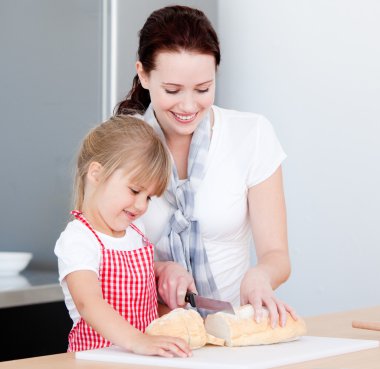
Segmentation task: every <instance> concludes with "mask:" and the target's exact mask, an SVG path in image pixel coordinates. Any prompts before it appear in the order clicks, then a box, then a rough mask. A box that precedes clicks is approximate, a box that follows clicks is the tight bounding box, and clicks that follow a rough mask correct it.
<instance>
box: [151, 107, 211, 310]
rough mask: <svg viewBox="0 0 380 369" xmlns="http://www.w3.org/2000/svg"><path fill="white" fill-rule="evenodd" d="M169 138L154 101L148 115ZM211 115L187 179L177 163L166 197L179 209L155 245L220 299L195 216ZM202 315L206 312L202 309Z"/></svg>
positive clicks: (200, 131) (195, 144)
mask: <svg viewBox="0 0 380 369" xmlns="http://www.w3.org/2000/svg"><path fill="white" fill-rule="evenodd" d="M144 120H145V121H146V122H148V123H149V124H150V125H151V126H152V127H153V128H154V130H155V131H156V132H157V133H158V134H159V135H160V137H161V139H162V140H163V141H164V142H165V137H164V134H163V132H162V130H161V127H160V125H159V124H158V122H157V119H156V117H155V115H154V112H153V108H152V105H150V106H149V107H148V109H147V111H146V113H145V115H144ZM210 129H211V128H210V116H209V114H208V115H207V116H205V118H203V120H202V121H201V122H200V123H199V125H198V127H197V129H196V130H195V132H194V134H193V137H192V140H191V146H190V152H189V158H188V169H187V179H186V180H184V181H181V180H179V178H178V173H177V169H176V167H175V165H174V163H173V172H172V176H171V181H170V185H169V188H168V189H167V191H166V192H165V198H166V199H167V200H168V201H169V203H170V204H171V205H172V206H173V207H174V208H175V209H176V210H175V212H174V214H173V215H172V217H171V219H170V222H169V224H168V225H167V226H166V229H165V230H164V232H163V234H162V237H161V239H160V240H159V241H158V242H157V244H156V245H155V246H156V247H155V253H156V255H157V257H158V259H159V260H162V261H166V260H172V261H175V262H177V263H179V264H181V265H182V266H183V267H185V268H186V269H187V271H188V272H190V273H191V274H192V276H193V278H194V281H195V286H196V288H197V291H198V293H199V295H201V296H205V297H210V298H214V299H219V292H218V289H217V287H216V284H215V280H214V277H213V275H212V273H211V270H210V265H209V262H208V258H207V253H206V250H205V247H204V245H203V242H202V236H201V230H200V226H199V223H198V221H197V219H195V218H194V216H193V212H194V196H195V193H196V191H197V189H198V187H199V185H200V183H201V182H202V179H203V177H204V175H205V165H206V161H207V155H208V149H209V146H210ZM200 312H201V314H202V315H204V314H205V313H204V312H202V311H200Z"/></svg>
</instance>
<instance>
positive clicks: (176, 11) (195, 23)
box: [115, 5, 220, 114]
mask: <svg viewBox="0 0 380 369" xmlns="http://www.w3.org/2000/svg"><path fill="white" fill-rule="evenodd" d="M163 51H166V52H168V51H169V52H180V51H188V52H195V53H200V54H207V55H213V56H214V58H215V66H216V67H218V65H219V64H220V48H219V40H218V36H217V34H216V32H215V30H214V28H213V27H212V25H211V23H210V21H209V20H208V18H207V17H206V15H205V14H204V13H203V12H202V11H201V10H198V9H194V8H190V7H187V6H179V5H176V6H168V7H165V8H161V9H158V10H156V11H154V12H153V13H152V14H151V15H150V16H149V17H148V19H147V20H146V22H145V24H144V26H143V28H142V29H141V31H140V33H139V48H138V58H139V61H140V62H141V64H142V66H143V69H144V72H145V73H147V74H149V73H150V72H151V71H152V70H154V68H155V59H156V57H157V54H158V53H159V52H163ZM149 104H150V95H149V91H148V90H146V89H144V88H143V87H142V85H141V83H140V80H139V77H138V75H137V74H136V76H135V77H134V79H133V84H132V89H131V90H130V91H129V93H128V95H127V97H126V98H125V100H123V101H121V102H120V103H119V104H118V105H117V106H116V108H115V110H116V113H117V114H129V113H133V112H134V113H135V112H138V113H140V114H143V113H144V112H145V110H146V109H147V108H148V106H149Z"/></svg>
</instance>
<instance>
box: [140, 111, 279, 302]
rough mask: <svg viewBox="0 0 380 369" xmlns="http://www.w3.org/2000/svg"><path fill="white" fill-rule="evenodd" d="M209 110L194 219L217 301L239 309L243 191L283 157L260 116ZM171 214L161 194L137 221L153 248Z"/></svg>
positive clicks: (245, 248) (246, 260) (245, 243)
mask: <svg viewBox="0 0 380 369" xmlns="http://www.w3.org/2000/svg"><path fill="white" fill-rule="evenodd" d="M212 109H213V111H214V127H213V134H212V138H211V143H210V148H209V154H208V159H207V163H206V174H205V177H204V179H203V181H202V184H201V185H200V187H199V189H198V191H197V193H196V195H195V206H194V216H195V218H196V219H198V221H199V224H200V229H201V233H202V238H203V243H204V246H205V249H206V252H207V256H208V260H209V263H210V268H211V271H212V273H213V275H214V279H215V283H216V285H217V287H218V289H219V293H220V297H221V299H222V300H227V301H230V302H231V303H232V304H233V305H234V306H239V305H240V282H241V280H242V278H243V276H244V274H245V272H246V271H247V270H248V268H249V264H250V252H249V245H250V244H251V238H252V234H251V227H250V222H249V214H248V201H247V195H248V189H249V188H250V187H252V186H255V185H256V184H258V183H260V182H262V181H264V180H265V179H267V178H268V177H270V176H271V175H272V174H273V173H274V172H275V171H276V169H277V168H278V167H279V166H280V165H281V162H282V161H283V160H284V159H285V157H286V155H285V153H284V151H283V149H282V147H281V145H280V143H279V141H278V139H277V137H276V134H275V132H274V130H273V127H272V125H271V124H270V122H269V121H268V120H267V119H265V118H264V117H263V116H261V115H257V114H253V113H244V112H238V111H233V110H226V109H222V108H219V107H217V106H213V107H212ZM173 212H174V208H173V207H172V206H171V205H170V204H169V202H168V201H167V200H166V199H165V196H161V197H160V198H153V199H152V201H151V202H150V204H149V208H148V210H147V212H146V213H145V214H144V215H143V217H142V218H141V219H142V220H143V222H144V226H145V231H146V235H147V237H148V238H149V239H150V241H151V242H153V244H156V243H157V241H158V240H159V239H160V236H161V234H162V232H163V231H164V229H165V225H166V224H167V222H168V221H169V219H170V217H171V215H172V214H173Z"/></svg>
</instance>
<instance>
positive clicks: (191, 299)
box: [185, 291, 197, 307]
mask: <svg viewBox="0 0 380 369" xmlns="http://www.w3.org/2000/svg"><path fill="white" fill-rule="evenodd" d="M195 295H196V293H194V292H189V291H188V292H186V295H185V302H188V303H189V304H190V305H191V306H192V307H197V306H196V305H195V299H194V296H195Z"/></svg>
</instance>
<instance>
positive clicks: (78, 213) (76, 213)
mask: <svg viewBox="0 0 380 369" xmlns="http://www.w3.org/2000/svg"><path fill="white" fill-rule="evenodd" d="M70 213H71V214H72V215H74V217H75V218H76V219H78V220H79V221H81V222H82V223H83V224H84V225H85V226H86V227H87V228H88V229H89V230H90V231H91V232H92V233H93V234H94V236H95V237H96V239H97V240H98V241H99V243H100V246H102V248H103V249H104V248H105V247H104V244H103V242H102V240H101V239H100V238H99V236H98V235H97V234H96V232H95V230H94V228H92V227H91V224H90V223H89V222H88V221H87V219H86V218H85V217H84V216H83V213H82V212H81V211H78V210H72V211H71V212H70Z"/></svg>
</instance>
